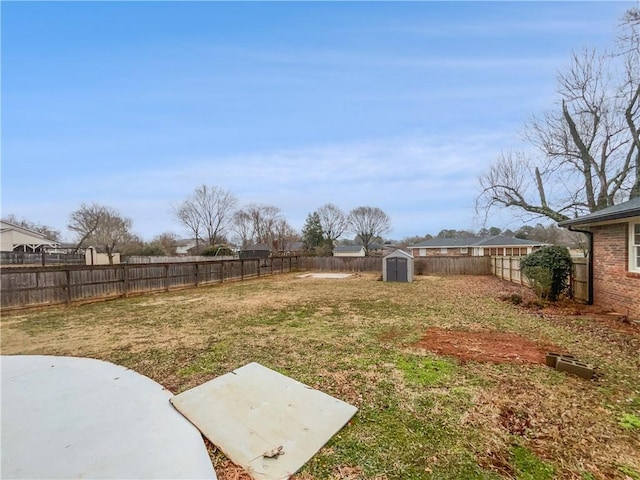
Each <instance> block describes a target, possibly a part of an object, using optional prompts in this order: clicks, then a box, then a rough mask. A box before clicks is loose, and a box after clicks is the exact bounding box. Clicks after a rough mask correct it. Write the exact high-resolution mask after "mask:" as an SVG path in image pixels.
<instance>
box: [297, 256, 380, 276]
mask: <svg viewBox="0 0 640 480" xmlns="http://www.w3.org/2000/svg"><path fill="white" fill-rule="evenodd" d="M300 269H301V270H320V271H328V272H380V273H381V274H382V259H381V258H375V257H300Z"/></svg>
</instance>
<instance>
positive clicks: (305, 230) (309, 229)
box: [302, 212, 324, 250]
mask: <svg viewBox="0 0 640 480" xmlns="http://www.w3.org/2000/svg"><path fill="white" fill-rule="evenodd" d="M302 242H303V243H304V248H305V250H315V249H316V248H318V247H320V246H322V245H323V244H324V236H323V235H322V225H321V224H320V216H319V215H318V212H312V213H310V214H309V215H307V221H306V222H305V224H304V227H302Z"/></svg>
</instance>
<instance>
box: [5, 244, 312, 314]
mask: <svg viewBox="0 0 640 480" xmlns="http://www.w3.org/2000/svg"><path fill="white" fill-rule="evenodd" d="M298 260H299V258H298V257H272V258H265V259H257V258H256V259H242V260H240V259H238V260H221V261H215V262H185V263H155V264H119V265H90V266H59V267H57V266H56V267H13V268H2V269H0V276H1V282H2V289H0V307H1V308H2V310H13V309H19V308H28V307H37V306H43V305H59V304H71V303H73V302H86V301H95V300H105V299H109V298H116V297H126V296H128V295H133V294H140V293H146V292H157V291H168V290H170V289H172V288H186V287H197V286H199V285H209V284H215V283H223V282H225V281H230V280H243V279H245V278H251V277H260V276H263V275H273V274H277V273H285V272H290V271H292V270H296V269H298V268H299V266H298Z"/></svg>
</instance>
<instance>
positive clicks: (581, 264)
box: [491, 257, 589, 302]
mask: <svg viewBox="0 0 640 480" xmlns="http://www.w3.org/2000/svg"><path fill="white" fill-rule="evenodd" d="M522 258H523V257H491V273H493V275H495V276H497V277H499V278H501V279H502V280H507V281H508V282H513V283H518V284H520V285H527V286H529V282H528V280H527V279H526V278H525V277H524V275H522V272H521V271H520V260H522ZM572 261H573V265H572V267H571V273H570V275H569V284H570V285H571V294H572V295H573V298H574V299H576V300H579V301H581V302H586V301H588V300H589V264H588V261H587V259H586V258H573V259H572Z"/></svg>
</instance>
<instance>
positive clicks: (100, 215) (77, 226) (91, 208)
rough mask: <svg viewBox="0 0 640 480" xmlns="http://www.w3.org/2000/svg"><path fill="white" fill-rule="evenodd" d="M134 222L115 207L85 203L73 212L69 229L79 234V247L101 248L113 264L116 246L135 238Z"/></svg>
mask: <svg viewBox="0 0 640 480" xmlns="http://www.w3.org/2000/svg"><path fill="white" fill-rule="evenodd" d="M132 223H133V222H132V221H131V219H130V218H126V217H122V216H121V215H120V213H119V212H117V211H116V210H114V209H113V208H110V207H106V206H103V205H98V204H96V203H93V204H91V205H86V204H84V203H83V204H81V205H80V208H79V209H78V210H76V211H75V212H73V213H71V217H70V222H69V230H71V231H74V232H76V234H77V236H78V247H77V248H79V247H81V246H82V245H83V244H91V245H92V246H95V247H98V248H101V249H103V250H104V251H105V252H106V254H107V255H108V257H109V264H113V254H114V253H115V250H116V247H118V246H119V245H122V244H125V243H127V242H129V241H130V240H131V239H132V238H133V234H132V233H131V226H132Z"/></svg>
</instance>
